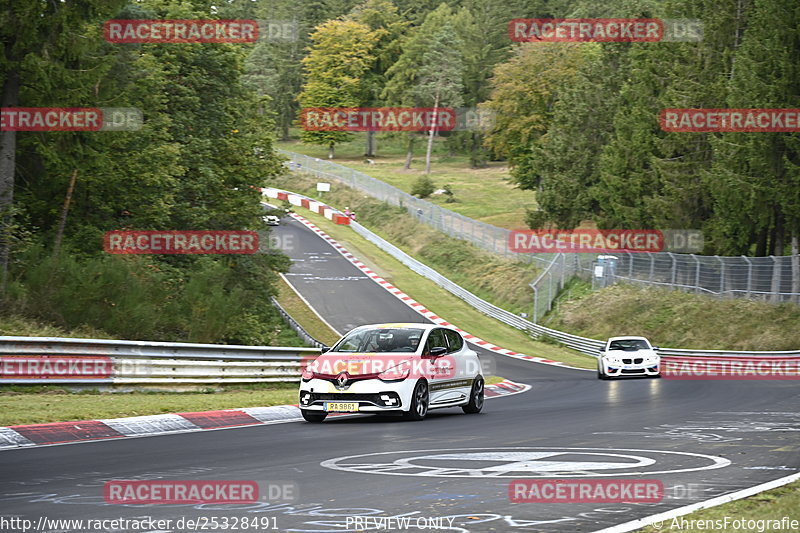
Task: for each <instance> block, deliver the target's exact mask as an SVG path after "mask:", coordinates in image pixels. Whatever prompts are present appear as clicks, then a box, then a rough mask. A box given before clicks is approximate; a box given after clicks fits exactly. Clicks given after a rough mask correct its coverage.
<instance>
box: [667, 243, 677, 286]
mask: <svg viewBox="0 0 800 533" xmlns="http://www.w3.org/2000/svg"><path fill="white" fill-rule="evenodd" d="M667 253H668V254H669V258H670V259H671V260H672V289H673V290H674V289H675V281H676V276H677V275H678V262H677V261H675V256H674V255H673V253H672V252H667Z"/></svg>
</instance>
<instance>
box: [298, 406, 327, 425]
mask: <svg viewBox="0 0 800 533" xmlns="http://www.w3.org/2000/svg"><path fill="white" fill-rule="evenodd" d="M300 412H301V413H302V414H303V418H305V419H306V422H315V423H319V422H322V421H323V420H325V417H326V416H328V413H320V412H318V411H309V410H307V409H300Z"/></svg>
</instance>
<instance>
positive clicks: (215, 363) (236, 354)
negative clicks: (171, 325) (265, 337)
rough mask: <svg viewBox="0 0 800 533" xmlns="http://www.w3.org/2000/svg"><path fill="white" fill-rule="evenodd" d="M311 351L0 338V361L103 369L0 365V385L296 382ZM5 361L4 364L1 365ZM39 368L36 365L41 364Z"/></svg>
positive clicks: (311, 354) (39, 338)
mask: <svg viewBox="0 0 800 533" xmlns="http://www.w3.org/2000/svg"><path fill="white" fill-rule="evenodd" d="M319 353H320V350H319V349H316V348H292V347H274V346H240V345H226V344H192V343H177V342H149V341H121V340H105V339H71V338H61V337H8V336H0V362H2V363H7V364H10V363H12V362H14V363H17V364H18V363H19V361H20V359H23V360H26V361H29V360H31V359H35V358H38V360H39V362H40V363H43V362H44V361H46V360H48V359H51V358H55V357H58V358H59V360H60V361H61V364H62V365H63V364H64V361H70V360H74V359H81V358H83V359H82V360H92V361H97V362H98V364H100V365H105V366H104V368H105V370H104V372H103V373H102V374H98V375H95V376H86V375H77V376H76V375H59V374H58V373H57V372H56V373H51V374H49V375H48V376H47V377H39V378H36V377H29V378H14V377H10V376H13V375H15V374H14V373H11V372H8V371H7V370H6V371H5V374H4V371H3V368H4V367H5V366H7V365H4V366H0V384H84V385H85V384H95V385H99V384H106V385H108V384H114V385H116V384H134V383H135V384H191V383H194V384H201V383H216V384H220V383H258V382H275V381H295V380H296V379H297V378H298V377H299V376H300V367H301V365H302V361H303V360H304V359H306V358H312V357H316V356H317V355H319ZM3 360H5V361H3ZM40 366H41V365H40Z"/></svg>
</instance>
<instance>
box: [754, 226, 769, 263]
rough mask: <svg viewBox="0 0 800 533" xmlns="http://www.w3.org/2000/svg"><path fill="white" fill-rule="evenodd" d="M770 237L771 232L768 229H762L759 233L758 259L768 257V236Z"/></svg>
mask: <svg viewBox="0 0 800 533" xmlns="http://www.w3.org/2000/svg"><path fill="white" fill-rule="evenodd" d="M768 235H769V230H767V228H762V229H761V230H760V231H759V232H758V236H757V239H758V240H757V241H756V257H764V256H766V255H767V236H768Z"/></svg>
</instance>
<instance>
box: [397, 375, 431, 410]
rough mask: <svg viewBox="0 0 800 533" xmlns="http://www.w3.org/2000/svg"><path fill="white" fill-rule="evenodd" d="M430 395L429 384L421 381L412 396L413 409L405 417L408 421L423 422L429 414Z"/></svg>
mask: <svg viewBox="0 0 800 533" xmlns="http://www.w3.org/2000/svg"><path fill="white" fill-rule="evenodd" d="M429 398H430V395H429V393H428V382H427V381H425V380H423V379H421V380H419V381H418V382H417V385H416V386H415V387H414V392H413V393H412V394H411V408H410V409H409V410H408V412H407V413H404V415H403V416H404V417H405V418H406V419H407V420H422V419H423V418H425V416H426V415H427V414H428V402H429Z"/></svg>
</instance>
